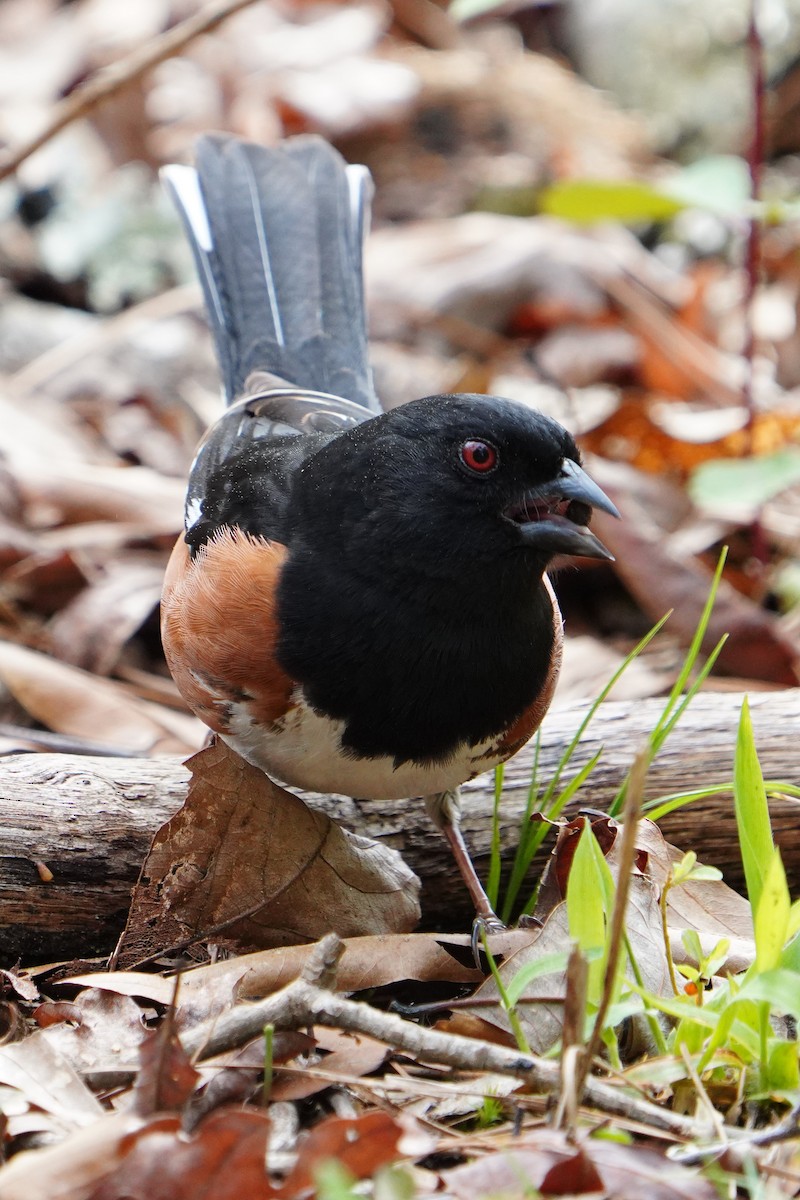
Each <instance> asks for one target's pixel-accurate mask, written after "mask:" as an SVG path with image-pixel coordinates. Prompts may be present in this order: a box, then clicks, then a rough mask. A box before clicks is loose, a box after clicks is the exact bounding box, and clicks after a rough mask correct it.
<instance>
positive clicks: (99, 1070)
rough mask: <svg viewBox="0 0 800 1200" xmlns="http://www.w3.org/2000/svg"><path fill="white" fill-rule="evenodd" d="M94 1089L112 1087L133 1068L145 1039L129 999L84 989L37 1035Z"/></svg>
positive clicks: (138, 1012) (139, 1016) (137, 1010)
mask: <svg viewBox="0 0 800 1200" xmlns="http://www.w3.org/2000/svg"><path fill="white" fill-rule="evenodd" d="M40 1036H42V1037H43V1038H44V1039H45V1040H46V1041H47V1042H48V1043H49V1044H50V1045H51V1046H53V1047H54V1048H55V1049H56V1050H58V1052H59V1053H60V1054H61V1055H63V1057H64V1059H65V1060H66V1061H67V1062H69V1063H70V1065H71V1066H72V1067H73V1068H74V1069H75V1070H76V1071H77V1072H78V1073H79V1074H80V1075H81V1076H82V1077H84V1078H85V1077H90V1078H91V1082H92V1084H93V1086H94V1087H95V1088H97V1087H113V1086H114V1084H115V1082H116V1079H117V1078H118V1077H119V1076H120V1075H121V1074H124V1073H125V1072H126V1071H129V1070H130V1069H131V1068H132V1067H135V1066H136V1062H137V1056H138V1049H139V1046H140V1045H141V1043H142V1041H143V1039H144V1037H145V1027H144V1020H143V1013H142V1010H141V1008H140V1007H139V1005H138V1004H136V1002H135V1001H134V1000H132V999H131V998H130V997H129V996H120V995H115V994H114V993H112V992H101V991H99V990H96V989H95V988H86V989H85V990H84V991H82V992H81V993H80V994H79V995H78V996H76V998H75V1000H74V1001H73V1003H72V1004H71V1005H70V1006H69V1009H68V1010H67V1012H66V1013H65V1014H64V1017H63V1019H62V1020H61V1021H60V1022H58V1023H51V1024H49V1025H48V1027H47V1028H46V1029H44V1030H43V1031H42V1033H41V1035H40Z"/></svg>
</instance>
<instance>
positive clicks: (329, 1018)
mask: <svg viewBox="0 0 800 1200" xmlns="http://www.w3.org/2000/svg"><path fill="white" fill-rule="evenodd" d="M340 945H341V943H340V942H339V939H338V938H337V937H336V935H335V934H328V936H327V937H325V938H323V939H322V941H321V942H320V943H319V951H320V954H319V957H318V959H317V960H316V962H315V963H314V965H313V966H312V964H311V963H309V969H308V970H307V971H306V972H305V975H306V978H302V979H296V980H295V981H294V982H293V983H290V984H288V986H287V987H285V988H283V989H282V990H281V991H280V992H276V993H275V995H273V996H269V997H267V999H265V1000H261V1001H258V1002H257V1003H255V1004H239V1005H237V1006H236V1007H235V1008H233V1009H231V1010H230V1011H229V1012H226V1013H223V1014H222V1015H221V1016H220V1017H218V1018H216V1019H214V1020H211V1021H207V1022H205V1023H204V1024H203V1025H200V1026H198V1027H197V1028H196V1029H193V1030H191V1031H190V1032H189V1033H187V1034H185V1035H184V1036H183V1037H182V1039H181V1040H182V1042H183V1047H184V1049H185V1050H186V1051H187V1053H188V1054H190V1055H192V1056H195V1055H197V1056H199V1057H200V1058H211V1057H213V1056H214V1055H215V1054H221V1053H223V1052H224V1051H226V1050H230V1049H233V1048H234V1047H236V1046H241V1045H243V1044H244V1043H245V1042H248V1041H250V1040H251V1039H252V1038H254V1037H258V1036H259V1035H260V1034H261V1032H262V1030H263V1029H264V1026H265V1025H272V1026H273V1027H274V1028H275V1029H304V1028H306V1027H307V1026H310V1025H325V1026H329V1027H331V1028H334V1029H344V1030H346V1031H347V1032H349V1033H360V1034H363V1035H365V1036H366V1037H372V1038H375V1039H376V1040H377V1041H379V1042H385V1043H386V1044H387V1045H389V1046H392V1047H393V1048H394V1049H396V1050H403V1051H405V1052H406V1053H408V1054H413V1055H414V1056H415V1057H417V1058H420V1059H423V1060H424V1061H425V1062H431V1063H441V1064H443V1065H444V1066H449V1067H453V1068H455V1069H456V1070H462V1071H490V1072H494V1073H496V1074H499V1075H511V1076H513V1077H514V1078H516V1079H521V1080H523V1081H524V1082H525V1083H526V1084H528V1086H529V1087H531V1088H533V1089H535V1090H536V1091H539V1092H543V1093H545V1094H549V1095H551V1094H555V1093H557V1092H558V1090H559V1088H560V1086H561V1069H560V1067H559V1065H558V1063H556V1062H549V1061H547V1060H546V1059H543V1058H537V1057H536V1056H534V1055H527V1054H520V1053H519V1051H518V1050H512V1049H509V1048H508V1047H507V1046H498V1045H495V1044H493V1043H490V1042H482V1041H478V1040H476V1039H474V1038H468V1037H462V1036H461V1035H460V1034H455V1033H442V1032H440V1031H439V1030H435V1029H426V1028H424V1027H422V1026H420V1025H415V1024H413V1023H412V1022H410V1021H406V1020H404V1019H403V1018H402V1017H398V1016H395V1015H394V1014H393V1013H385V1012H381V1011H379V1010H378V1009H375V1008H371V1007H370V1006H369V1005H367V1004H360V1003H357V1002H356V1001H354V1000H347V999H345V998H344V997H342V996H337V995H336V994H334V993H333V992H330V991H327V990H326V989H325V988H322V987H318V986H317V985H316V984H315V983H312V982H309V978H308V977H309V976H310V975H314V974H319V964H324V974H325V975H327V976H328V977H330V974H331V973H332V968H333V964H334V963H335V961H336V957H337V954H338V948H339V947H340ZM584 1097H585V1100H586V1101H587V1103H589V1104H590V1105H592V1106H593V1107H594V1108H597V1109H599V1110H600V1111H602V1112H605V1113H608V1114H610V1115H613V1116H618V1117H625V1118H627V1119H629V1120H635V1121H640V1122H642V1123H643V1124H645V1125H648V1126H649V1127H650V1128H651V1129H658V1130H661V1131H663V1132H665V1133H670V1134H672V1135H674V1136H677V1137H680V1138H690V1139H693V1140H698V1139H699V1140H702V1138H703V1137H704V1136H708V1132H709V1130H708V1129H707V1128H706V1127H705V1126H703V1125H701V1124H700V1123H698V1122H696V1121H693V1120H691V1119H690V1118H687V1117H684V1116H681V1115H680V1114H678V1113H672V1112H669V1111H667V1110H666V1109H662V1108H659V1107H658V1106H657V1105H655V1104H651V1103H650V1102H649V1101H647V1100H641V1099H639V1098H638V1097H636V1096H631V1095H630V1094H629V1093H627V1092H624V1091H622V1090H621V1089H619V1088H616V1087H613V1086H612V1085H610V1084H608V1083H603V1082H602V1081H600V1080H598V1079H595V1078H593V1077H590V1078H589V1079H588V1080H587V1081H586V1085H585V1088H584Z"/></svg>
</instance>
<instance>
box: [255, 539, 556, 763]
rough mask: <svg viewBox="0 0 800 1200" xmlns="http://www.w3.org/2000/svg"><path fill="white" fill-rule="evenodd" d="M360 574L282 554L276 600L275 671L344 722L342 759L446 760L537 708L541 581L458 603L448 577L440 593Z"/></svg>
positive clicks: (548, 626) (549, 619)
mask: <svg viewBox="0 0 800 1200" xmlns="http://www.w3.org/2000/svg"><path fill="white" fill-rule="evenodd" d="M368 573H369V572H368V571H367V572H363V573H362V574H361V575H360V577H359V578H358V579H355V578H353V577H352V576H349V575H347V574H345V573H344V572H340V571H339V570H338V569H337V567H336V564H335V563H324V564H322V563H320V562H319V561H317V562H316V563H315V562H314V561H312V560H311V559H310V558H308V559H306V558H304V556H303V555H302V554H301V555H297V556H291V557H290V559H289V562H288V563H287V564H286V567H285V568H284V571H283V573H282V577H281V583H280V587H279V592H278V601H279V603H278V612H279V626H280V630H281V637H280V642H279V647H278V657H279V660H280V663H281V666H282V667H283V669H284V670H285V671H287V672H288V673H289V674H290V675H291V676H292V678H294V679H297V680H299V681H300V682H301V683H302V684H303V688H304V692H305V695H306V698H307V700H308V702H309V703H310V704H311V705H312V706H313V707H314V708H315V709H316V710H317V711H318V712H320V713H322V714H324V715H326V716H328V717H332V718H334V719H338V720H342V721H344V723H345V730H344V734H343V739H342V741H343V745H344V747H345V749H346V750H349V751H350V752H351V753H352V754H353V755H354V756H358V757H362V756H363V757H376V756H383V755H388V756H389V757H391V758H393V759H394V760H395V762H396V764H400V763H403V762H409V761H410V762H415V763H425V764H427V763H433V762H437V761H439V762H441V761H446V760H447V759H448V758H449V757H450V756H451V755H452V754H453V753H454V752H455V750H456V748H457V747H458V746H459V745H463V743H464V742H467V743H468V744H470V745H476V744H479V743H481V742H482V741H484V740H485V739H487V738H489V737H491V736H493V735H495V734H497V733H499V732H501V731H502V730H504V729H505V728H507V727H508V725H509V724H511V723H512V722H513V721H515V720H516V719H517V718H518V717H519V716H520V715H521V714H522V713H524V712H525V711H526V709H528V707H529V706H530V705H531V704H532V703H533V702H534V701H535V699H536V698H537V696H538V695H539V693H540V692H541V690H542V689H543V687H544V686H545V681H546V680H547V678H548V675H549V672H550V658H551V655H552V653H553V645H554V633H553V610H552V604H551V601H550V597H549V595H548V594H547V592H546V590H545V588H544V585H543V584H542V582H541V580H538V581H531V580H530V579H526V581H525V583H524V585H522V590H521V591H520V593H519V594H518V595H517V596H514V597H509V596H508V595H503V594H502V593H500V594H497V593H495V594H493V595H486V596H485V597H481V596H480V595H476V594H475V592H474V589H472V594H466V592H465V589H464V587H463V586H462V585H461V583H459V581H457V580H456V581H454V583H453V586H452V589H451V594H450V595H449V596H448V595H447V594H446V592H445V591H444V590H443V589H442V586H441V583H440V582H438V581H437V583H436V585H435V586H434V587H433V590H432V591H431V590H427V589H426V587H425V585H424V582H423V581H422V580H421V579H420V578H419V576H417V577H416V578H409V579H407V580H406V581H405V583H404V582H403V579H402V576H397V577H395V578H393V579H392V580H386V579H381V580H375V581H374V583H373V585H370V583H369V582H368V580H367V579H365V578H364V576H365V575H368ZM520 583H522V581H520ZM434 593H435V594H434Z"/></svg>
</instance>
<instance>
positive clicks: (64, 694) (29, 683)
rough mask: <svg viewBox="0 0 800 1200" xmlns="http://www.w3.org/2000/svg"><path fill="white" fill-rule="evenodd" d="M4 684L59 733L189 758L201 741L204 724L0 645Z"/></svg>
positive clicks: (70, 669)
mask: <svg viewBox="0 0 800 1200" xmlns="http://www.w3.org/2000/svg"><path fill="white" fill-rule="evenodd" d="M0 679H2V681H3V683H4V684H5V685H6V687H7V688H8V690H9V691H10V692H11V694H12V695H13V696H14V699H15V700H16V701H17V702H18V703H19V704H21V705H22V707H23V708H24V709H25V710H26V711H27V712H28V713H30V715H31V716H32V717H33V718H34V719H35V720H37V721H39V722H40V723H41V724H42V725H46V726H47V727H48V728H49V729H53V730H55V731H56V732H57V733H68V734H72V735H74V736H76V737H79V738H86V739H89V740H90V741H91V742H92V743H95V744H107V745H109V746H114V747H125V749H126V750H128V751H129V752H132V753H137V752H138V753H140V754H181V753H186V751H187V749H194V747H195V746H196V745H198V744H199V741H200V740H201V739H200V736H199V734H200V730H201V726H200V724H199V722H198V723H196V722H194V721H193V720H190V719H189V718H184V717H182V714H179V713H174V712H170V711H169V710H163V711H162V709H161V708H160V707H159V706H158V705H156V704H150V703H148V702H147V701H145V700H139V699H137V698H135V697H133V696H131V695H129V693H128V692H127V690H126V689H125V688H124V687H123V686H122V685H120V684H115V683H112V682H111V681H110V680H107V679H98V678H97V677H96V676H94V675H90V674H88V672H86V671H81V670H79V669H78V668H77V667H70V666H67V665H66V664H65V663H61V662H57V661H56V660H55V659H52V658H48V657H47V655H45V654H39V653H37V652H36V651H34V650H27V649H25V648H24V647H23V646H16V645H14V644H12V643H11V642H3V641H0ZM178 730H180V732H178ZM192 734H194V735H195V736H197V741H195V742H194V743H193V742H192V740H191V737H192Z"/></svg>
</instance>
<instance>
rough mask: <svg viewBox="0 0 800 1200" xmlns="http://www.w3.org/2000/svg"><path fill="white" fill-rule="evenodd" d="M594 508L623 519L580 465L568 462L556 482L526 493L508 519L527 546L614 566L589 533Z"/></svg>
mask: <svg viewBox="0 0 800 1200" xmlns="http://www.w3.org/2000/svg"><path fill="white" fill-rule="evenodd" d="M593 508H599V509H600V510H601V511H602V512H607V513H610V515H611V516H612V517H618V516H619V512H618V511H617V508H616V507H615V506H614V505H613V504H612V503H611V501H610V500H609V498H608V496H607V495H606V494H605V492H604V491H603V490H602V488H599V487H598V486H597V484H596V483H595V482H594V480H593V479H590V478H589V476H588V475H587V474H586V472H585V471H584V470H583V469H582V468H581V467H579V466H578V464H577V463H576V462H573V461H572V459H570V458H565V459H564V461H563V463H562V465H561V470H560V471H559V473H558V475H557V476H556V478H555V479H553V480H551V481H550V482H548V483H545V484H542V485H541V486H539V487H537V488H532V489H531V490H530V491H529V492H526V493H525V495H524V496H523V497H522V500H521V501H520V502H519V503H515V504H513V505H511V506H510V507H509V508H508V509H506V511H505V513H504V516H505V517H506V518H507V519H508V520H511V521H513V522H514V523H515V524H516V525H517V527H518V529H519V532H520V535H521V537H522V541H523V543H524V544H525V545H526V546H530V547H532V548H535V549H537V550H539V549H541V550H542V551H544V552H545V553H547V554H569V555H574V556H575V557H577V558H604V559H608V560H610V561H612V562H613V560H614V555H613V554H612V553H611V552H610V551H609V550H607V549H606V547H605V546H604V545H603V543H602V542H601V541H600V539H599V538H597V537H595V535H594V534H593V533H592V531H591V530H590V529H589V521H590V520H591V517H592V509H593Z"/></svg>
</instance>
